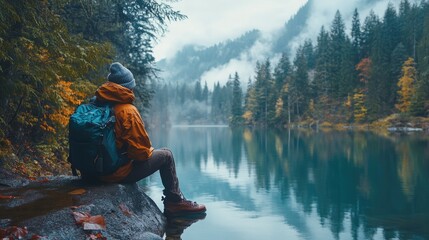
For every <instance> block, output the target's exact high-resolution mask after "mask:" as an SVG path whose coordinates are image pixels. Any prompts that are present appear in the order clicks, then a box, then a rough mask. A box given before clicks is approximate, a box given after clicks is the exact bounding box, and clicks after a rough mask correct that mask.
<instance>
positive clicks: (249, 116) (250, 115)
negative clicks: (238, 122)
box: [243, 111, 253, 123]
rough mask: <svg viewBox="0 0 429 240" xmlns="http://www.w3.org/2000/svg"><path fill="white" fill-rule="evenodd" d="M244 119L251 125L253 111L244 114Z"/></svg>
mask: <svg viewBox="0 0 429 240" xmlns="http://www.w3.org/2000/svg"><path fill="white" fill-rule="evenodd" d="M243 119H244V121H245V122H246V123H250V122H251V121H252V120H253V113H252V112H251V111H246V112H244V114H243Z"/></svg>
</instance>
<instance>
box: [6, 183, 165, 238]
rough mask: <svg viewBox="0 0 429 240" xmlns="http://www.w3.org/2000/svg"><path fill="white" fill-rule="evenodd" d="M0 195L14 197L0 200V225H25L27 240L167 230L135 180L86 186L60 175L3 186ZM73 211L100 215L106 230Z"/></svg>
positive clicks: (147, 234) (135, 234) (139, 234)
mask: <svg viewBox="0 0 429 240" xmlns="http://www.w3.org/2000/svg"><path fill="white" fill-rule="evenodd" d="M3 192H4V193H3ZM2 195H4V196H13V197H16V198H13V199H8V200H2V201H0V220H2V221H0V223H2V225H6V224H7V225H8V226H18V227H27V230H28V234H27V237H28V239H30V238H31V236H32V235H38V236H42V237H43V239H87V238H88V236H89V235H90V234H91V233H92V234H96V233H101V234H102V236H103V237H106V238H107V239H109V240H110V239H162V238H161V237H160V236H162V235H163V234H164V231H165V230H164V229H165V225H166V220H165V217H164V215H163V214H162V212H161V211H160V209H159V208H158V207H157V206H156V204H155V203H154V202H153V201H152V199H150V198H149V197H148V196H147V195H146V194H145V193H144V192H143V190H142V189H141V188H140V187H139V186H138V185H137V184H130V185H122V184H102V185H88V184H87V183H84V182H83V181H81V180H79V179H77V178H74V177H66V176H61V177H54V178H50V179H48V180H47V181H43V182H32V183H30V184H28V185H27V186H23V187H20V188H10V189H6V190H5V191H2ZM73 212H81V213H87V214H90V215H91V216H96V215H100V216H102V217H103V218H104V220H105V225H106V228H105V230H101V231H100V230H96V231H94V230H84V229H83V226H82V225H78V224H77V223H76V220H75V218H74V215H73ZM0 227H2V228H5V227H7V226H1V225H0ZM143 236H144V237H143ZM156 237H158V238H156ZM24 239H25V238H24Z"/></svg>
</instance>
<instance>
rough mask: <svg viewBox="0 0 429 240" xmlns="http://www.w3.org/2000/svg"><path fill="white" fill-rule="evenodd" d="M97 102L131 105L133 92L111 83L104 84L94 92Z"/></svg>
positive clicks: (133, 97)
mask: <svg viewBox="0 0 429 240" xmlns="http://www.w3.org/2000/svg"><path fill="white" fill-rule="evenodd" d="M95 96H96V97H97V99H98V100H102V101H107V102H114V103H132V102H133V101H134V99H135V96H134V93H133V91H131V90H130V89H128V88H126V87H123V86H121V85H119V84H116V83H113V82H106V83H104V84H103V85H101V86H100V87H99V88H98V89H97V91H96V92H95Z"/></svg>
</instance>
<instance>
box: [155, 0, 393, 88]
mask: <svg viewBox="0 0 429 240" xmlns="http://www.w3.org/2000/svg"><path fill="white" fill-rule="evenodd" d="M399 1H400V0H391V1H387V0H357V1H353V2H342V1H340V0H329V1H328V0H317V1H316V0H308V1H307V2H306V3H305V4H304V5H303V6H302V7H301V8H300V9H299V10H298V11H297V13H296V14H295V15H294V16H292V17H291V18H290V19H289V20H288V21H286V22H285V24H284V26H283V27H282V28H281V29H279V30H278V31H277V32H275V33H272V34H271V36H268V37H267V36H266V35H265V34H262V32H261V31H260V30H257V29H254V30H250V31H248V32H246V33H244V34H243V35H241V36H240V37H238V38H236V39H232V40H231V39H230V40H227V41H224V42H221V43H218V44H215V45H213V46H209V47H206V46H197V45H187V46H185V47H184V48H183V49H182V50H180V51H179V52H178V53H177V54H176V55H175V56H174V57H173V58H171V59H163V60H161V61H159V62H157V67H158V68H159V69H161V70H162V73H161V74H160V77H161V78H162V79H164V80H165V82H176V81H178V82H194V81H197V80H201V81H206V82H208V83H209V86H213V85H212V84H213V83H216V82H218V81H223V80H225V79H227V78H228V75H230V74H233V72H234V71H238V73H239V75H240V77H241V80H242V81H243V82H247V79H248V78H251V77H252V76H253V72H252V70H251V69H254V66H255V63H256V61H264V60H265V59H270V60H273V59H274V61H275V60H276V59H277V58H276V57H278V56H279V55H280V54H281V53H287V54H289V56H291V57H293V54H294V51H295V50H296V48H297V46H298V45H299V44H302V43H303V42H304V40H305V39H311V40H312V41H313V42H314V41H315V38H316V36H317V34H318V33H319V31H320V28H321V27H322V25H324V26H325V28H327V29H329V27H330V24H331V22H332V20H333V18H334V15H335V12H336V11H337V10H339V11H340V13H341V14H342V15H343V17H344V19H345V20H346V22H347V21H348V20H349V21H351V16H352V12H353V10H354V9H355V8H357V9H358V10H359V11H362V12H363V14H361V23H363V21H364V18H365V16H366V15H367V14H368V13H369V12H370V11H371V10H372V9H373V8H376V9H383V10H384V9H386V8H385V6H387V4H388V3H392V2H393V3H395V2H399ZM382 14H383V13H380V14H379V15H382ZM261 46H263V47H261ZM261 48H264V49H263V50H261ZM256 51H259V52H256ZM240 70H241V72H240ZM249 71H250V72H249ZM213 72H215V73H214V74H210V73H213ZM210 78H211V79H210Z"/></svg>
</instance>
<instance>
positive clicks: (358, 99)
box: [353, 91, 368, 122]
mask: <svg viewBox="0 0 429 240" xmlns="http://www.w3.org/2000/svg"><path fill="white" fill-rule="evenodd" d="M353 104H354V105H353V106H354V112H353V115H354V119H355V122H363V121H364V120H365V118H366V116H367V113H368V109H367V108H366V106H365V94H364V93H363V91H359V92H357V93H355V94H354V95H353Z"/></svg>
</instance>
